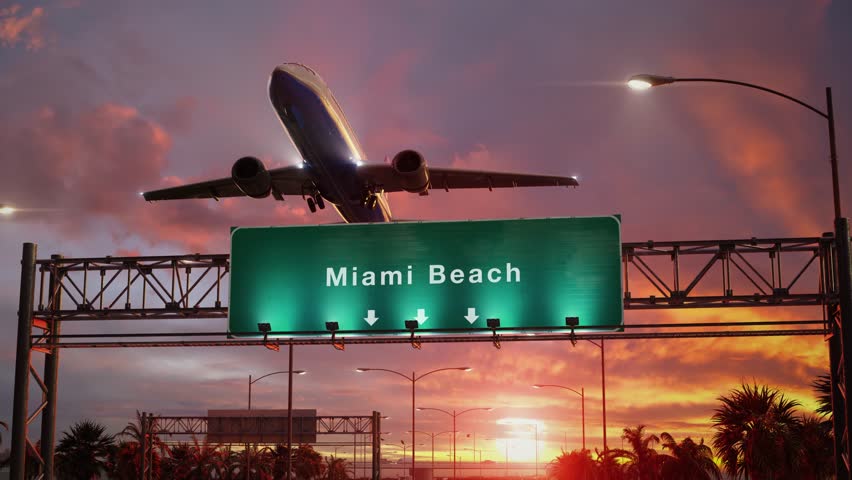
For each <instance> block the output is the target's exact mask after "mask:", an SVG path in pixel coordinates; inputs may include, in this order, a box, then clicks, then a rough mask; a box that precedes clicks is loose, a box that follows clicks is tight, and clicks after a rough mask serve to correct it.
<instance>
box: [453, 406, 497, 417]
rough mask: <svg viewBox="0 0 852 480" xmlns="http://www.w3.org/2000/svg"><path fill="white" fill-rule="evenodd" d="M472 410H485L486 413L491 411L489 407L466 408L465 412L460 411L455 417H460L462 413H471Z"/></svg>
mask: <svg viewBox="0 0 852 480" xmlns="http://www.w3.org/2000/svg"><path fill="white" fill-rule="evenodd" d="M474 410H485V411H486V412H490V411H491V410H493V408H491V407H476V408H468V409H467V410H462V411H461V412H459V413H457V414H456V416H457V417H458V416H459V415H461V414H463V413H467V412H472V411H474Z"/></svg>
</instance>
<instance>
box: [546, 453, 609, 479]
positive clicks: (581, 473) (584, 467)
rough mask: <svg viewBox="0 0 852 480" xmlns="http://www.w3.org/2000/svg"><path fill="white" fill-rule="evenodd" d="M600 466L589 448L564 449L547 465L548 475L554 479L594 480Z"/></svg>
mask: <svg viewBox="0 0 852 480" xmlns="http://www.w3.org/2000/svg"><path fill="white" fill-rule="evenodd" d="M598 470H599V467H598V465H597V463H596V462H595V461H594V460H593V459H592V455H591V452H589V451H588V450H572V451H570V452H566V451H565V450H563V451H562V454H561V455H559V456H558V457H556V458H554V459H553V460H552V461H551V462H550V465H548V466H547V476H548V478H551V479H553V480H594V479H596V478H598V475H597V474H598Z"/></svg>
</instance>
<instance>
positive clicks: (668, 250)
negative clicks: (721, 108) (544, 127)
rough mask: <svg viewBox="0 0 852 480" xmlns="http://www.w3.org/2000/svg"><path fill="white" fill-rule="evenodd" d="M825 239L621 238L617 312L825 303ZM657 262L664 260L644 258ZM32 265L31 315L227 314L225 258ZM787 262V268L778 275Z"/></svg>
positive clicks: (828, 270)
mask: <svg viewBox="0 0 852 480" xmlns="http://www.w3.org/2000/svg"><path fill="white" fill-rule="evenodd" d="M832 242H833V237H830V236H826V237H807V238H771V239H756V238H752V239H739V240H707V241H681V242H654V241H648V242H633V243H624V244H623V245H622V258H623V262H624V282H623V286H624V308H625V309H628V310H631V309H658V308H673V307H685V308H707V307H739V306H743V307H754V306H779V305H781V306H794V305H823V304H825V303H830V301H831V300H832V298H833V297H832V295H833V293H832V291H831V290H827V289H826V281H828V280H830V279H831V278H833V266H832V262H831V260H832V257H831V252H832V250H833V247H832ZM788 257H791V258H789V259H788ZM794 257H797V258H794ZM660 259H664V260H665V259H668V261H666V262H665V263H663V264H662V265H655V264H654V263H653V262H654V261H658V260H660ZM685 259H689V260H694V261H698V262H699V263H700V264H701V268H699V269H696V271H695V272H691V271H690V267H689V265H685V263H687V262H685ZM694 261H693V262H692V263H695V262H694ZM37 264H38V271H39V282H38V285H37V298H38V303H37V305H36V308H35V312H34V314H35V317H36V318H37V319H48V318H49V319H57V320H62V321H75V320H76V321H83V320H124V319H184V318H208V319H215V318H227V316H228V309H227V306H226V305H224V302H223V298H222V291H223V289H226V288H227V285H226V282H227V275H228V272H229V271H230V260H229V256H228V255H225V254H217V255H202V254H195V255H180V256H158V257H103V258H52V259H49V260H39V261H38V262H37ZM787 268H789V269H790V271H791V272H792V273H791V274H790V275H789V276H787V277H785V276H782V272H784V271H787ZM714 273H716V275H714ZM50 275H54V276H55V277H57V278H60V281H59V282H57V283H56V284H54V285H53V289H54V290H55V291H53V292H51V291H50V287H49V286H46V280H47V279H48V277H49V276H50ZM713 282H715V283H714V284H713V285H710V284H711V283H713ZM631 289H632V290H631ZM60 290H61V293H63V294H64V300H65V302H66V305H68V307H65V308H58V309H57V308H54V306H53V305H51V304H50V302H49V299H50V298H53V295H56V294H59V293H60ZM713 290H715V291H713ZM637 292H643V294H642V295H639V294H637ZM646 292H647V293H646ZM46 299H47V301H46Z"/></svg>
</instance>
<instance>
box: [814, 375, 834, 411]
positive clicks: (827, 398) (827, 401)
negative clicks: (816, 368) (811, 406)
mask: <svg viewBox="0 0 852 480" xmlns="http://www.w3.org/2000/svg"><path fill="white" fill-rule="evenodd" d="M811 386H812V387H813V388H814V392H816V394H817V403H818V404H819V407H818V408H817V411H816V413H817V414H819V415H820V416H824V417H827V420H828V421H829V422H830V421H831V415H832V409H831V375H829V374H827V373H826V374H823V375H818V376H817V378H816V380H814V381H813V382H812V383H811Z"/></svg>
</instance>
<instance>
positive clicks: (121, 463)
mask: <svg viewBox="0 0 852 480" xmlns="http://www.w3.org/2000/svg"><path fill="white" fill-rule="evenodd" d="M116 437H123V438H127V439H128V440H127V441H124V442H121V444H120V445H118V446H117V449H116V451H115V453H114V455H113V458H112V459H111V461H110V468H111V469H112V472H113V473H112V474H111V475H112V476H113V477H114V478H119V479H125V478H136V477H138V472H139V469H140V468H141V465H142V448H141V447H140V445H142V414H141V413H140V412H139V410H137V411H136V421H135V422H127V425H126V426H125V427H124V429H123V430H122V431H121V432H119V433H118V435H116ZM148 442H151V447H152V448H153V449H154V451H153V452H151V457H150V458H151V459H150V465H149V466H150V468H151V473H152V474H153V477H154V478H155V479H159V478H161V475H162V458H163V456H164V455H166V453H167V451H168V447H167V446H166V445H165V444H164V443H163V442H162V441H161V440H160V438H159V437H158V436H156V435H150V434H149V435H148ZM130 455H132V456H130ZM134 468H135V470H134ZM132 471H135V472H137V473H136V474H135V476H131V477H127V476H125V475H129V474H130V473H129V472H132Z"/></svg>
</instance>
